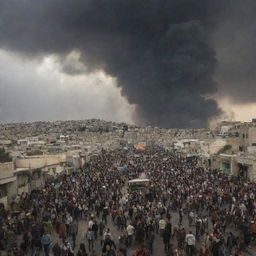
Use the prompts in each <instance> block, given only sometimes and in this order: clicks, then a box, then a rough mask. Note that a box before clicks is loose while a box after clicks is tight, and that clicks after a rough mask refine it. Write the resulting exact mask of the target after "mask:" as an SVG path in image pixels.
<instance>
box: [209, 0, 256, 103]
mask: <svg viewBox="0 0 256 256" xmlns="http://www.w3.org/2000/svg"><path fill="white" fill-rule="evenodd" d="M231 3H233V4H232V5H230V6H229V8H226V10H225V13H224V14H223V17H224V18H223V20H222V21H221V22H220V23H219V25H218V26H217V28H216V30H215V31H214V33H213V36H212V37H213V40H212V41H213V45H214V48H215V49H216V52H217V59H218V65H217V69H216V80H217V81H218V82H219V84H220V85H221V86H220V87H219V94H222V95H225V96H228V97H229V98H230V99H231V100H232V101H233V102H234V103H240V104H241V103H254V102H255V97H256V72H255V70H256V61H255V60H256V1H255V0H243V1H231Z"/></svg>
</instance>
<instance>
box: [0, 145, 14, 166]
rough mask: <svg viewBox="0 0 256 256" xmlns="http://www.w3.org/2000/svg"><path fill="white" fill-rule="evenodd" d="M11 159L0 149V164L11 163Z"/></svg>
mask: <svg viewBox="0 0 256 256" xmlns="http://www.w3.org/2000/svg"><path fill="white" fill-rule="evenodd" d="M11 161H12V159H11V158H10V157H9V153H6V152H5V150H4V149H3V148H0V163H5V162H11Z"/></svg>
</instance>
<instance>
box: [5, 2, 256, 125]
mask: <svg viewBox="0 0 256 256" xmlns="http://www.w3.org/2000/svg"><path fill="white" fill-rule="evenodd" d="M224 2H225V3H224ZM238 2H239V1H231V0H230V1H223V0H214V1H212V0H169V1H167V0H141V1H138V0H129V1H127V0H108V1H106V0H76V1H63V0H54V1H53V0H43V1H34V0H23V1H15V0H2V1H1V2H0V48H2V49H6V50H9V51H12V52H16V53H18V54H21V55H22V56H26V57H28V58H41V57H42V56H47V55H52V54H54V55H56V56H57V57H58V58H60V59H61V60H63V67H62V70H63V72H65V73H67V74H70V75H77V74H81V73H91V72H96V71H99V70H102V71H104V72H105V73H106V74H108V75H110V76H112V77H114V78H116V80H117V85H118V86H119V87H120V88H121V93H122V95H123V96H124V97H125V98H126V99H127V100H128V102H129V103H130V104H134V105H135V117H134V119H135V120H136V122H137V123H139V124H146V125H157V126H161V127H204V126H206V124H207V121H208V120H209V119H210V118H211V117H214V116H217V115H219V114H220V113H221V110H220V109H219V108H218V105H217V102H216V101H215V100H213V99H210V98H209V97H208V96H209V95H211V94H214V93H216V92H217V90H218V89H219V88H220V87H221V86H220V85H218V83H217V82H216V81H215V77H217V78H218V79H217V80H218V82H223V84H225V86H226V87H223V88H224V89H223V90H222V91H223V92H224V93H227V90H226V89H225V88H227V87H230V86H231V87H232V86H233V87H232V90H233V91H234V93H233V94H234V95H239V90H240V89H241V86H240V87H239V86H238V85H236V82H237V81H238V79H237V78H235V80H236V82H232V80H229V77H228V76H227V74H231V73H232V72H235V70H234V69H232V63H228V64H229V65H228V69H227V67H226V66H225V64H226V63H227V62H226V61H225V60H226V59H228V58H229V57H230V56H229V53H230V52H228V50H227V49H228V48H227V47H226V48H225V47H224V46H223V44H225V45H228V44H229V42H230V40H232V39H230V38H227V37H225V34H226V32H227V30H230V31H233V32H234V34H235V27H233V25H234V26H235V25H236V24H237V22H238V21H237V19H236V17H235V15H239V13H236V12H237V10H238V9H236V8H234V7H233V6H234V3H238ZM245 2H246V1H245ZM252 6H255V4H254V3H253V1H248V3H247V5H246V6H245V8H244V12H243V15H246V14H247V13H249V14H252V13H253V11H252V10H251V7H252ZM249 10H251V11H250V12H249ZM254 13H255V12H254ZM225 18H226V19H225ZM240 19H242V18H240ZM248 19H249V16H248ZM222 24H225V26H224V27H222ZM246 24H247V23H246V22H244V23H243V24H242V25H241V24H240V25H241V26H240V27H239V28H241V29H243V26H244V27H246ZM230 28H232V30H231V29H230ZM253 28H254V30H255V26H254V27H253ZM254 30H253V29H251V33H253V31H254ZM248 37H249V36H248ZM245 43H246V42H245V41H242V42H241V44H240V45H239V46H237V47H235V46H236V45H232V47H233V48H236V49H238V48H242V46H244V44H245ZM223 47H224V48H225V51H224V50H223ZM74 51H75V52H77V53H79V56H80V57H79V61H80V65H79V66H78V67H76V66H75V65H74V64H72V63H69V62H68V61H67V58H66V56H68V55H69V54H70V53H71V52H74ZM216 52H217V53H219V54H220V55H221V56H220V60H221V59H222V58H223V62H221V63H219V62H218V60H217V58H216ZM224 52H225V53H226V55H225V54H224ZM221 53H223V54H221ZM235 54H236V55H233V56H234V58H235V60H234V61H233V63H234V65H236V64H235V63H236V58H239V52H236V53H235ZM221 57H222V58H221ZM253 59H254V58H253ZM250 64H252V63H250ZM238 66H239V65H238ZM250 67H251V66H250ZM216 70H217V75H216ZM227 70H228V71H229V72H227V73H225V74H224V73H223V71H227ZM231 70H232V72H231ZM254 74H255V73H254ZM236 75H237V76H239V75H240V77H239V79H240V80H239V81H238V82H239V85H241V84H242V83H243V78H244V75H246V70H245V71H244V72H241V73H240V74H238V73H236ZM233 78H234V77H233ZM247 81H248V83H247V84H248V87H250V88H253V86H252V84H254V79H248V80H247ZM240 82H241V83H240ZM254 88H255V87H254ZM254 90H255V89H254ZM254 92H255V91H254ZM231 96H232V95H231ZM243 100H244V101H246V100H247V97H246V95H244V99H243Z"/></svg>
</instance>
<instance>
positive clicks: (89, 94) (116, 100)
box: [0, 50, 133, 123]
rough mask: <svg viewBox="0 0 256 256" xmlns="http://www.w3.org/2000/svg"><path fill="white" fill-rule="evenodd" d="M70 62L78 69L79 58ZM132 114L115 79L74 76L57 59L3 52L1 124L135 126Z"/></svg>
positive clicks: (99, 74) (0, 52)
mask: <svg viewBox="0 0 256 256" xmlns="http://www.w3.org/2000/svg"><path fill="white" fill-rule="evenodd" d="M70 59H71V60H69V62H72V65H73V67H76V66H79V64H80V63H79V62H77V59H76V56H75V57H74V56H72V58H70ZM132 112H133V106H131V105H129V104H128V103H127V101H126V100H125V99H124V98H123V97H122V96H121V95H120V88H117V87H116V82H115V79H112V78H111V77H110V76H107V75H106V74H104V73H103V72H95V73H91V74H85V75H83V74H82V75H76V76H71V75H67V74H65V73H63V72H62V71H61V66H60V64H59V63H58V59H57V58H56V57H54V56H49V57H45V58H43V59H42V60H39V61H36V60H30V59H26V58H22V57H20V56H17V55H15V54H12V53H10V52H7V51H4V50H0V120H1V122H22V121H25V122H30V121H34V120H75V119H88V118H101V119H105V120H113V121H118V122H121V121H126V122H128V123H132Z"/></svg>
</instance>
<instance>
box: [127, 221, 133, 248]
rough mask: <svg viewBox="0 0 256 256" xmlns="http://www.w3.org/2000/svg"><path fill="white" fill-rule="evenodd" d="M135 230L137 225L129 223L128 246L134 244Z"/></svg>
mask: <svg viewBox="0 0 256 256" xmlns="http://www.w3.org/2000/svg"><path fill="white" fill-rule="evenodd" d="M134 230H135V227H134V226H132V225H131V224H129V225H128V226H127V228H126V231H127V244H128V246H131V245H132V237H133V235H134Z"/></svg>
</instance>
